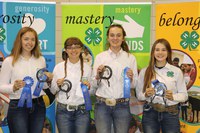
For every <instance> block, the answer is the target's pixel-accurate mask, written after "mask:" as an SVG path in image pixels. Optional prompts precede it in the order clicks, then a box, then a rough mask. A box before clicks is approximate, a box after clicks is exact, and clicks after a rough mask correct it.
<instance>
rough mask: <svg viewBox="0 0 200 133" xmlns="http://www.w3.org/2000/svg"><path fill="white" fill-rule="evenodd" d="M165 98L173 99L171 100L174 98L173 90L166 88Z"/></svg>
mask: <svg viewBox="0 0 200 133" xmlns="http://www.w3.org/2000/svg"><path fill="white" fill-rule="evenodd" d="M165 98H167V99H169V100H171V101H173V100H174V98H173V92H172V90H166V91H165Z"/></svg>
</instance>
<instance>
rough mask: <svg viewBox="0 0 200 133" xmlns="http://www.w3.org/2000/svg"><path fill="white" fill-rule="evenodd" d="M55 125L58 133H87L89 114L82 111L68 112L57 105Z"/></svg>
mask: <svg viewBox="0 0 200 133" xmlns="http://www.w3.org/2000/svg"><path fill="white" fill-rule="evenodd" d="M56 123H57V127H58V131H59V133H88V131H89V124H90V113H89V111H86V110H82V109H78V110H75V111H68V110H67V109H66V108H65V107H63V106H61V105H60V104H59V103H58V105H57V110H56Z"/></svg>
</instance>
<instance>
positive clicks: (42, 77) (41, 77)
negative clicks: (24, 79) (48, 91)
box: [33, 68, 48, 96]
mask: <svg viewBox="0 0 200 133" xmlns="http://www.w3.org/2000/svg"><path fill="white" fill-rule="evenodd" d="M44 72H48V71H47V69H45V68H42V69H40V70H38V72H37V74H36V77H37V79H38V82H37V84H36V87H35V90H34V92H33V95H34V96H39V95H40V92H41V90H42V88H43V86H44V82H46V81H47V79H48V77H47V76H46V75H45V74H44Z"/></svg>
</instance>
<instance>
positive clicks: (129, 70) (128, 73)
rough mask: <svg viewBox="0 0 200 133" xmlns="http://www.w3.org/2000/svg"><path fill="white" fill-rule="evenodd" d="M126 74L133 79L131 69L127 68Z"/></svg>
mask: <svg viewBox="0 0 200 133" xmlns="http://www.w3.org/2000/svg"><path fill="white" fill-rule="evenodd" d="M126 75H127V76H128V77H129V78H130V79H131V81H132V80H133V71H132V70H131V69H128V71H127V72H126Z"/></svg>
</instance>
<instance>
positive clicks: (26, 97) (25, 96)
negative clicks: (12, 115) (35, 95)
mask: <svg viewBox="0 0 200 133" xmlns="http://www.w3.org/2000/svg"><path fill="white" fill-rule="evenodd" d="M23 81H24V82H25V86H24V88H23V90H22V94H21V96H20V99H19V102H18V107H24V102H25V101H26V107H27V108H31V107H32V95H31V86H32V85H33V83H34V80H33V78H31V77H29V76H26V77H24V79H23Z"/></svg>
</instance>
